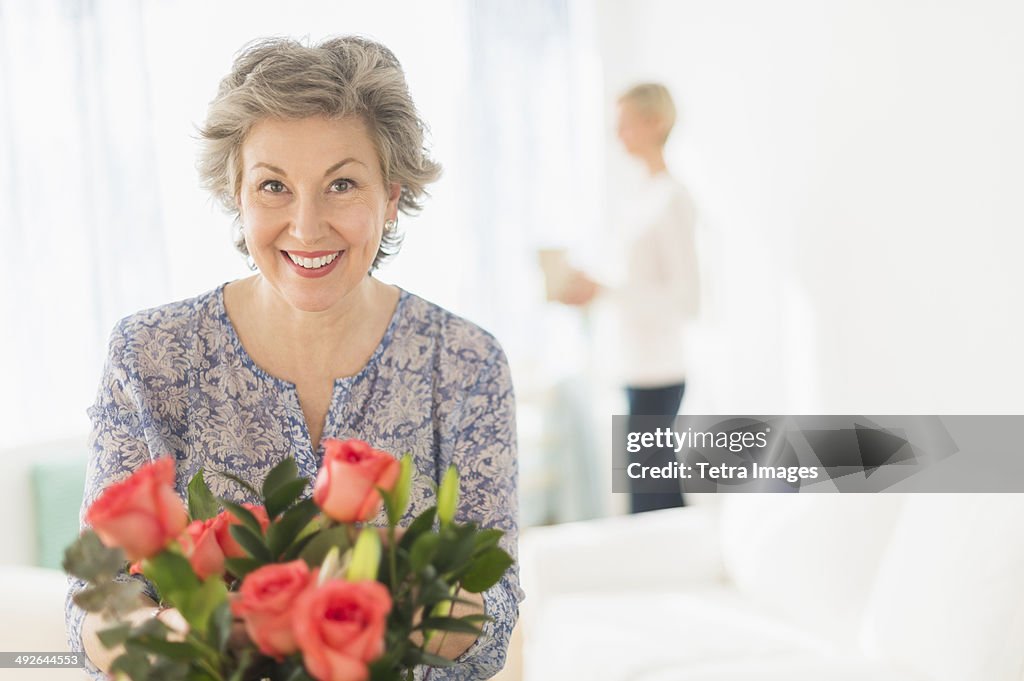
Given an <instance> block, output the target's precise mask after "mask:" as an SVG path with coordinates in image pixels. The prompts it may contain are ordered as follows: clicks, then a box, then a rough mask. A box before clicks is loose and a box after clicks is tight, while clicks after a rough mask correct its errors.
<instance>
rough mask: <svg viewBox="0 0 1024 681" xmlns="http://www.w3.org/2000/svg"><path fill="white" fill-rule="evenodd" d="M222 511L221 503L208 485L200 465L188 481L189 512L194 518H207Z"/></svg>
mask: <svg viewBox="0 0 1024 681" xmlns="http://www.w3.org/2000/svg"><path fill="white" fill-rule="evenodd" d="M218 513H220V504H218V503H217V499H216V498H214V496H213V492H211V491H210V488H209V487H208V486H207V485H206V479H205V478H204V477H203V469H202V467H201V466H200V468H199V470H198V471H196V474H195V475H193V476H192V480H190V481H189V483H188V514H189V515H190V516H191V517H192V520H207V519H209V518H213V517H215V516H216V515H217V514H218Z"/></svg>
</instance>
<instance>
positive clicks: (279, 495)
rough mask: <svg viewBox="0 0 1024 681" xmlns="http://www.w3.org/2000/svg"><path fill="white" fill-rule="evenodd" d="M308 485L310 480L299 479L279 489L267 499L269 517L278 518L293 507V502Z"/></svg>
mask: <svg viewBox="0 0 1024 681" xmlns="http://www.w3.org/2000/svg"><path fill="white" fill-rule="evenodd" d="M308 484H309V481H308V480H306V479H305V478H299V479H298V480H290V481H288V482H286V483H283V484H282V485H281V486H279V487H277V488H276V489H275V490H274V491H273V492H271V493H270V494H269V495H268V496H267V498H266V501H267V515H269V516H270V517H271V518H276V517H277V516H278V515H280V514H281V512H282V511H284V510H285V509H286V508H288V507H289V506H291V504H292V502H293V501H295V500H296V499H298V498H299V497H300V496H301V495H302V492H303V490H305V489H306V485H308Z"/></svg>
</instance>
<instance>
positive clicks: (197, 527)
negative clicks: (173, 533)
mask: <svg viewBox="0 0 1024 681" xmlns="http://www.w3.org/2000/svg"><path fill="white" fill-rule="evenodd" d="M218 517H219V516H218ZM216 526H217V518H208V519H206V520H193V521H192V522H191V523H189V524H188V527H186V528H185V531H184V532H182V533H181V536H180V537H178V543H179V544H181V549H182V551H184V553H185V557H186V558H188V562H189V564H191V565H192V571H193V572H195V573H196V576H197V577H199V579H206V578H207V577H209V576H210V575H222V574H224V551H222V550H221V548H220V544H218V543H217V532H216Z"/></svg>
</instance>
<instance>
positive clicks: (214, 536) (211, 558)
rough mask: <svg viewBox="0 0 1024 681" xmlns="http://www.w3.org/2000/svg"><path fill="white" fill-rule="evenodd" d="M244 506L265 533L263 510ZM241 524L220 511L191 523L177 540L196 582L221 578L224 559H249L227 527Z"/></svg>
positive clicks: (230, 515) (264, 511)
mask: <svg viewBox="0 0 1024 681" xmlns="http://www.w3.org/2000/svg"><path fill="white" fill-rule="evenodd" d="M243 506H245V507H246V508H247V509H249V510H250V511H252V514H253V515H254V516H256V519H257V520H258V521H259V523H260V528H261V529H262V530H263V531H264V532H266V531H267V525H269V524H270V518H269V517H267V511H266V509H265V508H263V507H262V506H253V505H252V504H243ZM241 524H242V521H241V520H239V519H238V518H236V517H235V516H234V514H232V513H231V512H230V511H221V512H220V513H218V514H217V515H216V516H215V517H213V518H209V519H207V520H193V521H192V522H191V523H189V525H188V527H186V528H185V531H184V532H183V533H182V534H181V536H180V537H178V543H179V544H181V548H182V550H183V551H184V552H185V557H186V558H188V562H189V563H190V564H191V565H192V571H193V572H195V573H196V576H197V577H199V579H206V578H207V577H209V576H210V575H223V574H224V572H225V566H224V559H225V558H242V557H243V556H247V555H249V554H247V553H246V552H245V549H243V548H242V547H241V546H239V544H238V542H237V541H235V538H234V537H232V536H231V532H230V527H231V526H232V525H241Z"/></svg>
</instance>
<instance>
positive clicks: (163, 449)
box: [67, 37, 522, 679]
mask: <svg viewBox="0 0 1024 681" xmlns="http://www.w3.org/2000/svg"><path fill="white" fill-rule="evenodd" d="M202 139H203V150H202V156H201V159H200V162H199V169H200V173H201V175H202V180H203V184H204V185H205V186H206V187H207V188H208V189H209V190H210V191H211V192H212V193H213V194H214V196H215V197H217V198H218V199H219V200H220V201H221V202H222V203H223V204H224V205H225V206H226V207H227V208H228V210H229V211H231V212H232V213H234V215H235V216H236V218H237V224H238V225H239V226H240V238H239V240H238V242H237V245H238V246H239V248H240V250H241V251H242V252H243V253H244V254H245V255H247V256H248V257H249V258H250V259H251V262H252V264H253V265H254V267H255V269H256V270H257V271H256V274H255V275H253V276H251V277H248V278H246V279H241V280H238V281H233V282H230V283H227V284H224V285H222V286H220V287H218V288H217V289H215V290H213V291H210V292H208V293H205V294H202V295H200V296H198V297H196V298H192V299H189V300H185V301H181V302H177V303H171V304H169V305H164V306H162V307H158V308H154V309H151V310H145V311H142V312H139V313H137V314H135V315H132V316H130V317H128V318H126V319H124V320H122V321H121V322H120V323H119V324H118V325H117V327H116V328H115V330H114V332H113V335H112V337H111V341H110V353H109V357H108V360H107V366H106V369H105V372H104V377H103V381H102V384H101V386H100V391H99V395H98V398H97V401H96V403H95V405H93V407H92V408H91V409H90V410H89V414H90V417H91V418H92V420H93V424H94V431H93V436H92V450H93V453H92V457H91V460H90V463H89V467H88V475H87V483H86V494H85V502H84V505H83V509H84V508H85V507H87V506H88V505H89V504H90V503H91V502H92V501H93V499H95V498H96V496H97V495H98V494H99V493H100V492H101V491H102V489H103V488H105V487H106V486H108V485H109V484H111V483H113V482H115V481H118V480H121V479H123V478H125V477H126V476H128V475H129V474H130V473H131V472H132V471H134V470H136V469H137V468H138V467H139V466H141V465H142V464H143V463H145V462H146V461H149V460H151V459H154V458H157V457H160V456H174V457H175V459H176V461H177V472H176V476H177V477H176V484H177V488H178V492H179V493H180V494H182V495H184V493H185V485H186V484H187V482H188V480H189V479H191V477H192V475H193V474H194V473H195V472H196V471H197V470H198V469H199V467H201V466H202V467H203V468H204V469H205V470H206V471H230V472H232V473H234V474H236V475H238V476H241V477H243V478H245V479H247V480H249V481H257V482H258V481H261V480H262V479H263V477H264V476H265V475H266V473H267V472H268V471H269V470H270V469H271V468H272V467H273V466H274V465H275V464H276V463H278V462H279V461H281V460H282V459H284V458H286V457H294V458H295V459H296V461H297V462H298V464H299V468H300V470H301V472H302V474H303V475H305V476H306V477H309V478H313V477H314V476H315V473H316V471H317V469H318V467H319V463H320V460H321V458H322V456H323V447H322V446H321V442H322V440H323V439H324V438H328V437H331V438H349V437H358V438H360V439H363V440H366V441H368V442H370V443H372V444H373V446H374V447H377V448H380V449H384V450H387V451H390V452H394V453H396V454H403V453H406V452H409V453H411V454H412V455H413V458H414V461H415V464H416V467H417V469H418V472H419V476H418V478H417V480H418V481H419V486H418V487H417V488H416V489H414V490H413V493H412V502H411V504H410V509H409V511H408V514H407V520H408V519H411V518H412V517H413V516H414V515H416V514H419V513H420V512H421V511H423V510H424V509H425V508H427V507H429V506H430V505H432V504H433V491H432V489H431V488H430V484H429V482H427V481H428V480H431V479H433V480H435V481H439V478H440V474H441V473H442V472H443V471H444V470H445V469H446V468H447V467H448V465H449V464H451V463H454V464H456V465H457V466H458V467H459V471H460V473H461V477H462V499H463V502H462V505H461V507H462V510H461V513H463V515H464V518H463V519H464V520H469V519H472V520H475V521H477V522H478V523H480V524H481V525H483V526H487V527H496V528H500V529H502V530H504V531H505V533H506V535H505V544H504V545H505V548H506V549H507V550H509V551H510V552H512V553H513V555H515V554H514V552H515V548H516V538H517V527H516V493H515V484H516V483H515V481H516V459H515V424H514V400H513V395H512V387H511V382H510V378H509V370H508V365H507V362H506V359H505V356H504V353H503V352H502V350H501V348H500V347H499V345H498V343H497V342H496V341H495V340H494V338H492V337H491V336H490V335H488V334H487V333H486V332H484V331H482V330H481V329H479V328H478V327H476V326H474V325H472V324H470V323H469V322H467V321H465V320H463V319H460V318H458V317H456V316H454V315H453V314H451V313H449V312H447V311H445V310H443V309H441V308H439V307H437V306H436V305H433V304H431V303H428V302H426V301H424V300H422V299H420V298H418V297H416V296H414V295H412V294H411V293H408V292H406V291H403V290H400V289H398V288H396V287H394V286H389V285H386V284H383V283H381V282H380V281H378V280H377V279H375V278H374V277H373V276H372V272H373V270H374V269H375V268H376V266H377V265H378V264H379V263H380V262H381V261H382V260H383V259H384V258H386V257H387V256H389V255H391V254H393V253H394V251H395V250H396V248H397V242H398V240H397V238H396V232H395V229H396V222H397V219H398V212H399V211H403V212H405V213H409V212H411V211H414V210H416V209H418V208H419V207H420V201H421V199H422V197H423V195H424V187H425V185H426V184H428V183H429V182H431V181H433V180H435V179H436V178H437V176H438V175H439V172H440V168H439V166H438V165H437V164H436V163H434V162H433V161H432V160H431V159H430V158H429V157H428V156H427V154H426V152H425V150H424V148H423V124H422V122H421V120H420V119H419V117H418V114H417V112H416V110H415V107H414V105H413V102H412V100H411V98H410V96H409V93H408V88H407V86H406V83H405V78H404V75H403V73H402V69H401V66H400V65H399V63H398V61H397V60H396V59H395V57H394V55H392V53H391V52H390V51H389V50H388V49H387V48H385V47H383V46H382V45H379V44H377V43H374V42H372V41H369V40H366V39H362V38H353V37H343V38H335V39H331V40H327V41H325V42H323V43H321V44H319V45H316V46H313V47H307V46H304V45H302V44H300V43H298V42H295V41H292V40H286V39H274V40H268V41H264V42H259V43H256V44H253V45H251V46H250V47H248V48H247V49H245V50H244V51H243V52H242V53H241V54H240V55H239V56H238V58H237V59H236V61H235V64H234V67H233V69H232V71H231V73H230V74H229V75H228V76H227V77H226V78H225V79H224V80H223V81H222V82H221V85H220V89H219V91H218V93H217V96H216V98H215V99H214V100H213V102H212V103H211V105H210V108H209V112H208V116H207V120H206V123H205V126H204V127H203V129H202ZM207 479H208V481H209V484H210V486H211V488H212V489H213V492H214V493H215V494H216V495H218V496H223V497H227V498H231V499H233V500H235V501H238V502H253V501H255V500H254V499H250V498H247V495H246V492H245V490H244V489H242V488H241V487H240V486H238V485H236V484H234V483H232V482H231V481H229V480H227V479H225V478H223V477H220V476H216V475H207ZM379 520H381V521H383V517H381V518H379ZM81 586H82V585H81V583H72V585H71V589H70V590H69V591H70V593H73V592H74V591H76V590H77V589H78V588H80V587H81ZM70 593H69V596H70ZM152 595H153V594H152V593H151V592H150V596H151V597H152ZM520 600H522V592H521V591H520V590H519V585H518V574H517V572H516V570H515V568H513V569H512V570H510V571H509V572H508V573H507V574H506V576H505V577H504V578H503V579H502V581H501V582H500V583H499V584H497V585H496V586H495V587H494V588H492V589H490V590H489V591H487V592H486V593H485V594H483V598H482V602H478V603H477V605H476V609H478V610H479V609H485V610H486V612H487V614H488V615H490V616H491V617H492V618H493V619H494V621H493V622H492V623H488V624H487V625H485V628H484V631H483V633H482V634H481V635H480V637H479V638H474V637H472V636H467V635H462V636H459V637H453V636H448V637H447V640H446V641H445V642H444V644H443V647H442V648H441V650H440V654H442V655H444V656H447V657H449V658H451V659H456V660H457V661H458V662H459V664H457V665H455V666H454V667H451V668H447V669H441V668H438V669H435V670H434V672H433V675H432V676H431V678H432V679H483V678H487V677H489V676H491V675H493V674H494V673H495V672H496V671H497V670H498V669H500V668H501V666H502V664H503V662H504V657H505V649H506V646H507V643H508V637H509V634H510V632H511V629H512V627H513V625H514V623H515V620H516V617H517V613H518V602H519V601H520ZM154 605H155V604H154V602H153V601H152V600H151V599H148V600H147V601H146V602H144V603H140V608H139V610H138V611H137V613H135V615H134V619H136V620H141V619H144V618H146V617H150V616H154V613H155V612H156V611H155V609H154ZM465 607H467V608H468V607H469V606H465ZM159 616H160V617H161V619H162V620H164V621H165V622H167V623H169V624H172V625H174V624H175V623H176V622H178V621H179V618H180V616H178V615H177V613H175V612H174V611H163V612H160V613H159ZM67 618H68V629H69V639H70V643H71V649H72V650H83V649H84V650H85V651H86V653H87V655H88V656H89V658H90V659H91V661H92V663H95V665H96V666H93V665H89V670H90V671H91V672H92V673H93V675H94V677H95V678H103V676H102V674H101V673H100V672H99V670H98V669H97V667H98V668H99V669H106V668H108V667H109V665H110V663H111V661H112V657H113V655H112V654H111V653H110V652H109V651H106V650H105V649H103V648H102V646H100V645H99V643H98V640H97V639H96V638H95V632H96V630H97V629H98V628H100V629H101V628H102V626H103V623H102V622H101V621H99V620H98V619H97V617H96V616H95V615H93V614H90V615H88V616H85V615H84V613H83V612H82V611H81V610H80V609H78V608H77V607H76V606H74V605H73V604H72V603H71V601H70V597H69V601H68V611H67ZM83 646H84V647H83Z"/></svg>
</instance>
